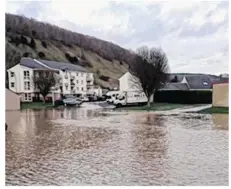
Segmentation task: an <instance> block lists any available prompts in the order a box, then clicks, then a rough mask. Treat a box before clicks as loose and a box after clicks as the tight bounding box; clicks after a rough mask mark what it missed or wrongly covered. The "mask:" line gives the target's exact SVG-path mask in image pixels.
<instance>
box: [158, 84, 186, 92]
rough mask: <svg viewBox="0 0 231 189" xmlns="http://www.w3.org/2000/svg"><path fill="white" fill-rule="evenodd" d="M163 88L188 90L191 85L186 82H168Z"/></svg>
mask: <svg viewBox="0 0 231 189" xmlns="http://www.w3.org/2000/svg"><path fill="white" fill-rule="evenodd" d="M161 90H181V91H187V90H189V87H188V85H187V84H186V83H166V84H165V86H164V87H163V88H162V89H161Z"/></svg>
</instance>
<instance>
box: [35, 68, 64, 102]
mask: <svg viewBox="0 0 231 189" xmlns="http://www.w3.org/2000/svg"><path fill="white" fill-rule="evenodd" d="M58 80H59V78H58V75H57V74H56V72H55V71H50V70H39V71H36V72H35V73H34V76H33V84H34V87H35V88H36V89H38V90H39V93H40V94H41V95H42V96H43V101H44V103H45V98H46V96H47V95H48V94H49V92H50V91H51V89H52V88H53V87H55V86H56V84H57V83H58Z"/></svg>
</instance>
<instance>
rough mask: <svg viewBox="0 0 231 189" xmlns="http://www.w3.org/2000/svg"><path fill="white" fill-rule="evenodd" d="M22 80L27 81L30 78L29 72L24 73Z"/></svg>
mask: <svg viewBox="0 0 231 189" xmlns="http://www.w3.org/2000/svg"><path fill="white" fill-rule="evenodd" d="M23 73H24V79H29V78H30V72H29V71H24V72H23Z"/></svg>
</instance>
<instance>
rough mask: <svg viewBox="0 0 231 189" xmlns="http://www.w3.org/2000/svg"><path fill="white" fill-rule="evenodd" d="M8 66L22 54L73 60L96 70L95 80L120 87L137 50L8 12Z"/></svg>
mask: <svg viewBox="0 0 231 189" xmlns="http://www.w3.org/2000/svg"><path fill="white" fill-rule="evenodd" d="M5 40H6V69H8V68H9V67H12V66H14V65H15V64H17V63H19V61H20V59H21V57H31V58H40V59H45V60H54V61H61V62H69V63H71V64H78V65H81V66H83V67H85V68H86V69H87V70H89V71H90V72H93V73H94V76H95V84H98V85H100V86H102V87H104V88H113V87H118V78H119V77H120V76H121V75H122V74H123V73H125V72H126V71H127V70H128V68H129V64H131V60H132V58H133V57H134V54H133V53H132V52H130V51H128V50H126V49H123V48H121V47H119V46H118V45H115V44H113V43H110V42H106V41H103V40H100V39H96V38H93V37H90V36H85V35H82V34H78V33H75V32H72V31H68V30H65V29H62V28H59V27H57V26H54V25H51V24H47V23H43V22H38V21H36V20H34V19H29V18H26V17H23V16H18V15H12V14H6V39H5Z"/></svg>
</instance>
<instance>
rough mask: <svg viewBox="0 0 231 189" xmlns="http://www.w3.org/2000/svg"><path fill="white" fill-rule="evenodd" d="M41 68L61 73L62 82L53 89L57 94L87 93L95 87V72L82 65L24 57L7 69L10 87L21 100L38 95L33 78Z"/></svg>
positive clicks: (30, 98)
mask: <svg viewBox="0 0 231 189" xmlns="http://www.w3.org/2000/svg"><path fill="white" fill-rule="evenodd" d="M41 70H50V71H55V72H56V73H57V74H58V75H59V77H60V83H58V84H57V87H55V88H56V89H54V90H53V92H55V93H57V94H63V95H66V94H82V95H85V94H87V93H88V91H89V90H91V89H92V88H93V87H94V86H93V83H94V76H93V73H88V72H87V71H86V69H84V68H83V67H81V66H78V65H73V64H70V63H63V62H55V61H47V60H40V59H39V60H37V59H31V58H22V59H21V61H20V63H19V64H17V65H15V66H14V67H12V68H10V69H8V70H7V71H8V77H9V89H10V90H12V91H14V92H15V93H17V94H19V95H20V97H21V101H23V102H31V101H32V97H33V96H36V95H38V91H37V90H36V89H35V87H34V85H33V79H32V78H33V75H34V74H35V73H36V71H41ZM49 95H51V94H49ZM49 95H48V96H49Z"/></svg>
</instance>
